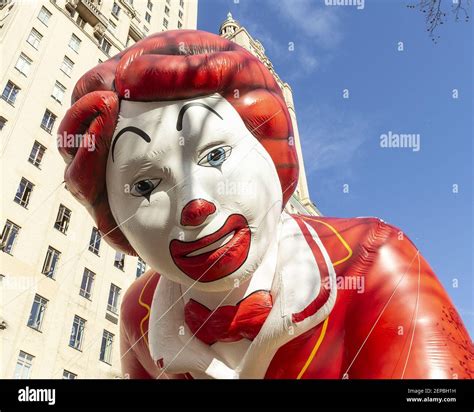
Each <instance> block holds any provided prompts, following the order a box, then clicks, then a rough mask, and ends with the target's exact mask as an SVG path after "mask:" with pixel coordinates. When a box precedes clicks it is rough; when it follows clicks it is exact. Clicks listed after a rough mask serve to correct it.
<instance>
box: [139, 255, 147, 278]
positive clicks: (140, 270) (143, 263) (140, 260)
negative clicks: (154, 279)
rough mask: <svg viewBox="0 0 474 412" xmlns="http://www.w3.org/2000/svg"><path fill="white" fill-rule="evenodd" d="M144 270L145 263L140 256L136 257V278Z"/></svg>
mask: <svg viewBox="0 0 474 412" xmlns="http://www.w3.org/2000/svg"><path fill="white" fill-rule="evenodd" d="M145 271H146V263H145V261H144V260H143V259H142V258H140V257H139V258H138V262H137V278H139V277H140V276H141V275H143V274H144V273H145Z"/></svg>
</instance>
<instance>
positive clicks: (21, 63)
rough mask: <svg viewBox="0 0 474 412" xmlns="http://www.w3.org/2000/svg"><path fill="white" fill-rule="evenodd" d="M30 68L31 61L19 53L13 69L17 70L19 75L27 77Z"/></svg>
mask: <svg viewBox="0 0 474 412" xmlns="http://www.w3.org/2000/svg"><path fill="white" fill-rule="evenodd" d="M30 68H31V59H30V58H29V57H28V56H26V55H25V54H23V53H21V54H20V57H19V58H18V61H17V62H16V65H15V69H17V70H18V71H19V72H20V73H21V74H24V75H25V76H28V73H29V72H30Z"/></svg>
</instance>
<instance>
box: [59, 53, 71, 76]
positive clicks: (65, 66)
mask: <svg viewBox="0 0 474 412" xmlns="http://www.w3.org/2000/svg"><path fill="white" fill-rule="evenodd" d="M73 68H74V62H73V61H72V60H71V59H70V58H69V57H67V56H64V59H63V62H62V64H61V71H62V72H63V73H65V74H67V75H68V76H71V73H72V69H73Z"/></svg>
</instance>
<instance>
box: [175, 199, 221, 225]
mask: <svg viewBox="0 0 474 412" xmlns="http://www.w3.org/2000/svg"><path fill="white" fill-rule="evenodd" d="M215 211H216V206H215V205H214V203H211V202H208V201H207V200H204V199H194V200H191V201H190V202H189V203H188V204H187V205H186V206H184V207H183V211H182V212H181V224H182V225H183V226H199V225H200V224H202V223H204V221H205V220H206V219H207V217H208V216H209V215H212V214H213V213H214V212H215Z"/></svg>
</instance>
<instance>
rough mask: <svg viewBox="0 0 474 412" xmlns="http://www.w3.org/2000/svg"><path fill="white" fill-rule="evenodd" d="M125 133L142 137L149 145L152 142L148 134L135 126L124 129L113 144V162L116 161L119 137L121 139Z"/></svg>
mask: <svg viewBox="0 0 474 412" xmlns="http://www.w3.org/2000/svg"><path fill="white" fill-rule="evenodd" d="M125 132H132V133H135V134H136V135H138V136H140V137H141V138H142V139H143V140H145V142H147V143H150V142H151V138H150V136H148V134H146V133H145V132H144V131H143V130H142V129H139V128H138V127H135V126H128V127H124V128H123V129H122V130H120V132H118V133H117V136H115V139H114V141H113V142H112V162H114V161H115V159H114V149H115V145H116V144H117V142H118V139H119V137H121V136H122V135H123V134H124V133H125Z"/></svg>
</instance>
